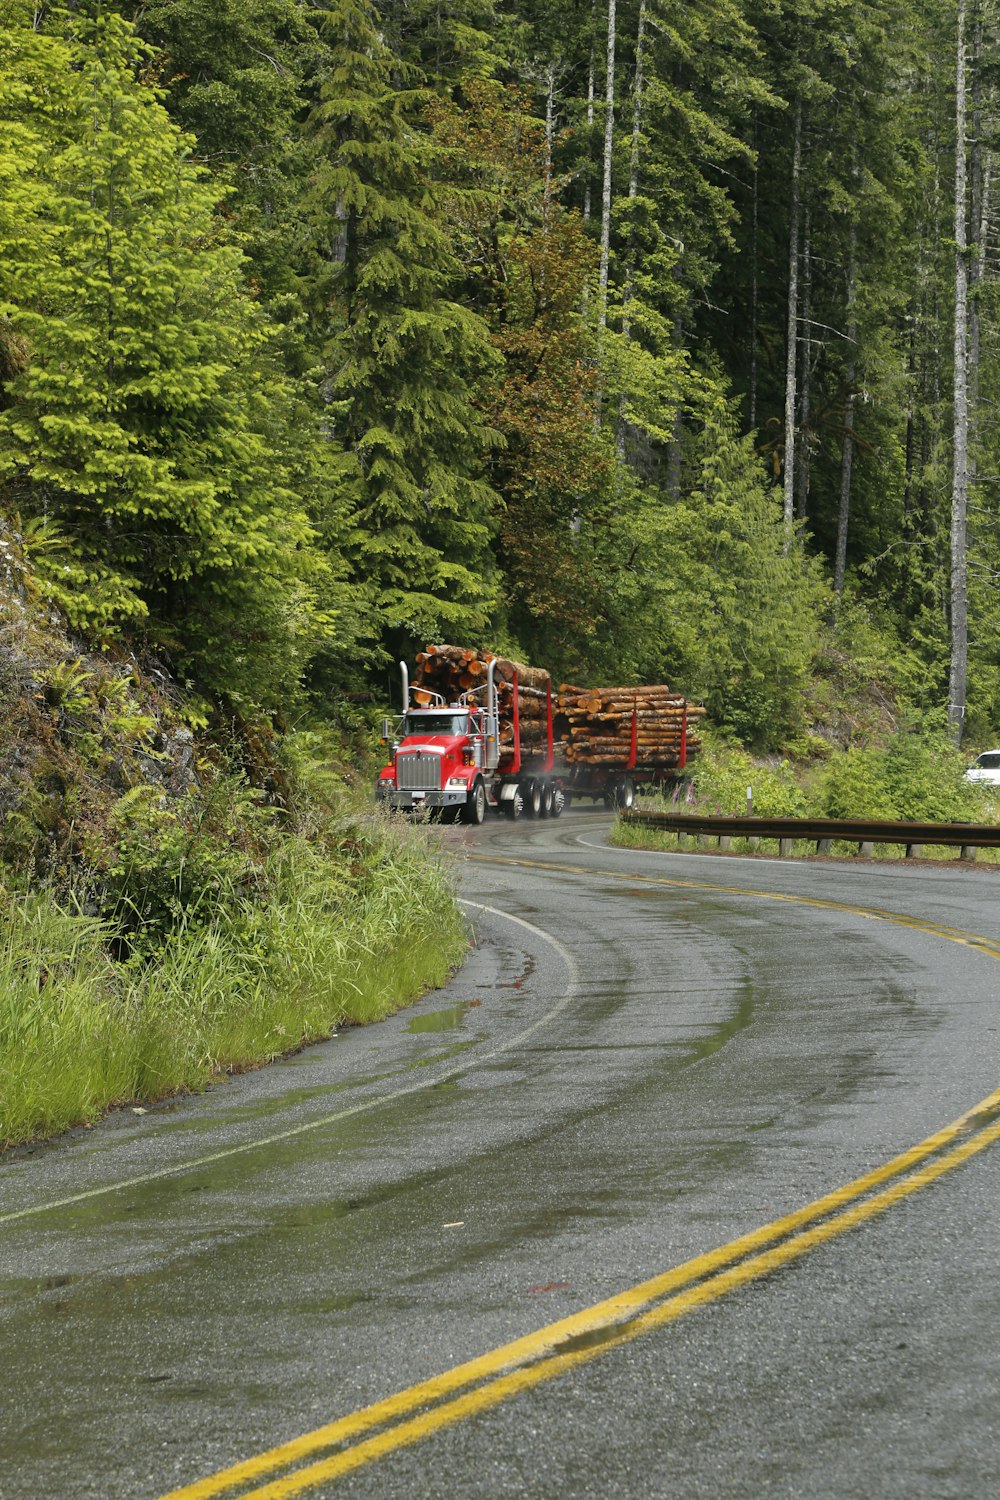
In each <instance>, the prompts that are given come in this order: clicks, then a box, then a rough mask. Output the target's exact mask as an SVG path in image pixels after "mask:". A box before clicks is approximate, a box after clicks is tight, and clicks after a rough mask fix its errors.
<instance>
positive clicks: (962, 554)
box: [948, 0, 969, 744]
mask: <svg viewBox="0 0 1000 1500" xmlns="http://www.w3.org/2000/svg"><path fill="white" fill-rule="evenodd" d="M965 21H966V0H958V44H957V47H956V60H955V345H954V347H955V359H954V365H955V401H954V415H953V443H952V453H953V462H952V482H951V670H950V672H949V676H948V722H949V724H950V725H951V729H952V735H953V737H954V739H955V743H956V744H960V743H961V740H962V727H963V722H964V719H965V699H966V679H967V676H968V650H969V597H968V593H969V590H968V558H967V555H966V525H967V518H968V504H969V404H968V381H969V347H968V345H969V324H968V320H969V306H968V303H969V284H968V283H969V270H968V265H967V264H966V250H967V247H968V237H967V233H966V162H965V151H966V145H965V117H966V99H965V90H966V82H965V73H966V60H965Z"/></svg>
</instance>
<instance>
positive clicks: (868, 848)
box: [858, 839, 875, 859]
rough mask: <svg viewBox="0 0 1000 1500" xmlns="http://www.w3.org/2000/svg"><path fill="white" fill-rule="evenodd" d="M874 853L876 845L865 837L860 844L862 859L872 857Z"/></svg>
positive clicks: (859, 852) (859, 851) (859, 849)
mask: <svg viewBox="0 0 1000 1500" xmlns="http://www.w3.org/2000/svg"><path fill="white" fill-rule="evenodd" d="M874 853H875V845H874V844H872V843H869V841H868V840H867V839H863V840H862V842H861V843H860V844H859V845H858V854H859V856H860V858H861V859H871V857H872V855H873V854H874Z"/></svg>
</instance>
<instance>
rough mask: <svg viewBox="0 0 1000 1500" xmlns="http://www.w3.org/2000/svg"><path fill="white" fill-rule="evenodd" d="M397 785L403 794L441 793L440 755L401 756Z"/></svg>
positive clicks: (397, 772) (397, 771)
mask: <svg viewBox="0 0 1000 1500" xmlns="http://www.w3.org/2000/svg"><path fill="white" fill-rule="evenodd" d="M396 784H397V786H398V787H399V790H400V791H401V792H437V791H440V789H441V757H440V755H421V754H419V753H413V754H411V755H401V756H400V757H399V758H398V760H397V761H396Z"/></svg>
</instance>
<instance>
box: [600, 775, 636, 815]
mask: <svg viewBox="0 0 1000 1500" xmlns="http://www.w3.org/2000/svg"><path fill="white" fill-rule="evenodd" d="M634 802H635V783H634V782H633V781H632V780H631V778H630V777H628V776H623V777H622V779H621V781H611V782H609V783H608V785H607V788H606V789H605V792H604V806H605V807H606V808H607V809H608V812H624V811H625V809H626V808H629V807H631V806H632V805H633V803H634Z"/></svg>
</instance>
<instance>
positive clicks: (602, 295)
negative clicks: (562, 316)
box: [597, 0, 616, 328]
mask: <svg viewBox="0 0 1000 1500" xmlns="http://www.w3.org/2000/svg"><path fill="white" fill-rule="evenodd" d="M615 8H616V0H608V64H607V66H608V76H607V90H606V92H605V96H604V180H603V188H602V192H601V259H600V269H599V271H598V306H597V321H598V324H599V326H600V327H601V328H605V327H607V322H608V260H609V258H610V253H611V157H612V148H613V146H614V138H615Z"/></svg>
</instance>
